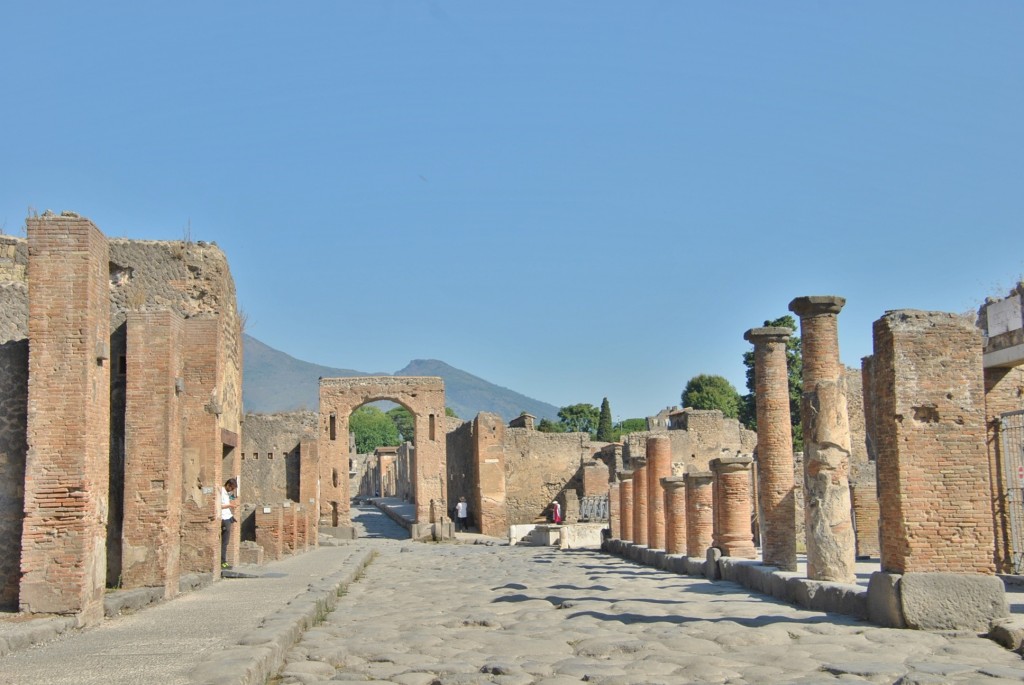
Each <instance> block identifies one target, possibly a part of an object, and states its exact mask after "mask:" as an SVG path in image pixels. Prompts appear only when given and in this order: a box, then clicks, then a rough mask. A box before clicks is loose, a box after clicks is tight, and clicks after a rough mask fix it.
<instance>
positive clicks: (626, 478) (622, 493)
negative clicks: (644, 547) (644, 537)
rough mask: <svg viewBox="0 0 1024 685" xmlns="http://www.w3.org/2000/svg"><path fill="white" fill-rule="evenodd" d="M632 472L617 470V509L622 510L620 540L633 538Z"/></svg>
mask: <svg viewBox="0 0 1024 685" xmlns="http://www.w3.org/2000/svg"><path fill="white" fill-rule="evenodd" d="M634 506H635V505H634V504H633V472H632V471H620V472H619V511H621V512H622V525H621V529H622V531H621V533H620V535H619V539H620V540H629V541H631V542H632V540H633V507H634Z"/></svg>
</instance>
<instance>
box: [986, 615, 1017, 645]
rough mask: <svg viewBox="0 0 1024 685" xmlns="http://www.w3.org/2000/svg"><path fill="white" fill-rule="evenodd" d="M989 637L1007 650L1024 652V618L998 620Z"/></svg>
mask: <svg viewBox="0 0 1024 685" xmlns="http://www.w3.org/2000/svg"><path fill="white" fill-rule="evenodd" d="M988 637H989V639H990V640H994V641H995V642H998V643H999V644H1001V645H1002V646H1003V647H1006V648H1007V649H1012V650H1013V651H1015V652H1018V653H1019V652H1021V651H1022V650H1024V616H1009V617H1007V618H1000V619H996V621H995V623H994V624H993V625H992V629H991V630H990V631H989V632H988Z"/></svg>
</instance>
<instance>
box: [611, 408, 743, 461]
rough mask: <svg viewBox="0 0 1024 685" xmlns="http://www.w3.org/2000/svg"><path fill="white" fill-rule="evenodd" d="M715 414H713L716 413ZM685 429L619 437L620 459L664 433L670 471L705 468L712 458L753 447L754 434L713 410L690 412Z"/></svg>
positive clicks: (640, 451) (644, 448)
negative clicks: (621, 445)
mask: <svg viewBox="0 0 1024 685" xmlns="http://www.w3.org/2000/svg"><path fill="white" fill-rule="evenodd" d="M716 415H717V416H716ZM686 425H687V426H688V428H687V429H681V430H680V429H673V430H668V431H664V430H661V431H642V432H639V433H630V434H628V435H626V436H624V438H623V443H624V444H623V460H624V461H625V462H626V464H627V465H628V464H629V459H630V458H632V457H634V456H641V457H642V456H646V455H647V439H648V438H650V437H653V436H655V435H667V436H668V438H669V440H670V441H671V442H672V474H673V475H675V476H679V475H682V474H683V473H684V472H685V471H686V470H691V471H692V470H697V471H706V470H707V469H708V464H709V463H710V462H711V460H712V459H716V458H718V457H721V456H722V453H723V452H726V453H728V454H729V455H735V454H737V453H741V454H749V453H752V452H753V451H754V448H755V447H756V446H757V433H755V432H754V431H751V430H747V429H746V428H744V427H743V426H742V425H740V422H739V421H737V420H736V419H727V418H724V417H723V416H722V413H721V412H719V411H717V410H708V411H692V415H691V416H690V417H689V418H688V420H687V424H686Z"/></svg>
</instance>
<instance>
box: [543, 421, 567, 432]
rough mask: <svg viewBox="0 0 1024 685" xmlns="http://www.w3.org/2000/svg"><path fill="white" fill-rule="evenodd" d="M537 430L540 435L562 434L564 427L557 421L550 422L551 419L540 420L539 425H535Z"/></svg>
mask: <svg viewBox="0 0 1024 685" xmlns="http://www.w3.org/2000/svg"><path fill="white" fill-rule="evenodd" d="M537 430H538V431H540V432H541V433H564V432H565V426H564V425H562V424H561V423H559V422H558V421H552V420H551V419H541V420H540V423H538V424H537Z"/></svg>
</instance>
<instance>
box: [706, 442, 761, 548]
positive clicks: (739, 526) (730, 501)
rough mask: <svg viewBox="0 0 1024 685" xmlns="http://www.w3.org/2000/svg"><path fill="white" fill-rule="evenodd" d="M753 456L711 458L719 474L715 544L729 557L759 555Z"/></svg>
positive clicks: (717, 480)
mask: <svg viewBox="0 0 1024 685" xmlns="http://www.w3.org/2000/svg"><path fill="white" fill-rule="evenodd" d="M753 463H754V460H753V459H752V458H751V457H723V458H720V459H712V460H711V472H712V473H714V474H715V480H714V489H713V498H714V541H713V546H715V547H718V548H719V549H720V550H722V554H723V555H725V556H728V557H739V558H741V559H753V558H754V557H756V556H757V550H756V549H755V547H754V539H753V532H752V530H751V526H750V524H751V514H752V513H753V507H752V506H751V504H752V503H751V500H750V477H751V466H752V465H753Z"/></svg>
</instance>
